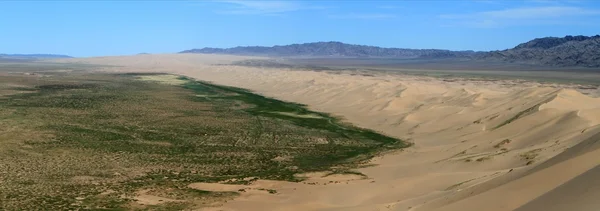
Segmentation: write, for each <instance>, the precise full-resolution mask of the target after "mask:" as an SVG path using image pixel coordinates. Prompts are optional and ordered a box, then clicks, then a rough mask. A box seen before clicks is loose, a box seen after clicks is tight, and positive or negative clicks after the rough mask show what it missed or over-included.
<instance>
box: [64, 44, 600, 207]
mask: <svg viewBox="0 0 600 211" xmlns="http://www.w3.org/2000/svg"><path fill="white" fill-rule="evenodd" d="M243 59H248V58H247V57H235V56H217V55H198V54H194V55H191V54H178V55H136V56H122V57H98V58H83V59H64V60H57V61H58V62H66V63H84V64H98V65H104V66H98V68H97V70H98V71H109V72H167V73H174V74H180V75H185V76H189V77H193V78H196V79H198V80H203V81H210V82H213V83H216V84H222V85H228V86H235V87H240V88H247V89H250V90H253V91H255V92H257V93H260V94H263V95H266V96H269V97H275V98H278V99H281V100H286V101H292V102H297V103H302V104H306V105H308V106H309V108H311V109H314V110H317V111H322V112H327V113H331V114H333V115H336V116H340V117H342V118H344V119H345V120H346V121H348V122H350V123H352V124H355V125H357V126H360V127H365V128H370V129H374V130H377V131H380V132H382V133H385V134H387V135H391V136H395V137H399V138H402V139H403V140H406V141H409V142H412V143H414V146H412V147H410V148H406V149H404V150H401V151H394V152H389V153H387V154H385V155H383V156H381V157H378V158H376V159H374V160H373V161H372V163H373V164H374V165H372V166H371V167H367V168H362V169H358V171H360V172H362V173H364V174H365V175H367V176H368V178H361V177H358V176H340V175H334V176H329V177H322V175H321V174H319V173H318V172H317V173H314V174H311V175H307V176H309V179H308V180H307V181H305V182H302V183H290V182H278V181H257V182H255V183H254V184H252V185H251V186H256V187H262V188H269V189H275V190H277V194H265V193H262V192H261V193H253V192H247V193H243V194H242V195H241V196H240V197H238V198H236V199H235V200H232V201H229V202H227V203H225V204H224V205H223V206H222V207H218V208H214V210H261V211H262V210H357V211H359V210H360V211H363V210H419V211H420V210H461V211H462V210H487V211H494V210H515V209H517V210H597V209H599V207H600V201H598V200H595V199H597V197H594V196H598V195H599V194H598V193H599V191H598V190H599V188H598V187H600V184H599V183H598V182H597V180H596V179H595V177H594V176H593V175H598V172H600V171H598V168H596V167H597V165H598V164H599V162H598V157H600V147H599V144H597V143H596V141H597V140H600V126H598V124H599V123H600V99H598V98H594V97H592V96H594V94H596V93H597V91H598V90H597V89H596V90H590V89H589V88H586V90H584V91H586V93H588V95H585V94H582V93H581V92H580V91H578V90H576V89H574V88H578V86H575V85H561V84H551V83H539V82H531V81H525V80H474V79H467V78H464V79H455V80H443V79H440V78H434V77H425V76H415V75H405V74H395V73H390V72H373V73H369V74H357V73H356V72H355V71H354V72H353V71H335V72H327V71H310V70H295V69H277V68H253V67H241V66H235V65H228V64H230V63H231V62H233V61H236V60H243ZM191 186H192V187H194V188H199V189H205V190H237V189H239V188H240V187H238V186H232V185H221V184H192V185H191ZM576 196H579V197H576Z"/></svg>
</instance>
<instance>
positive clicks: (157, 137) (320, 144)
mask: <svg viewBox="0 0 600 211" xmlns="http://www.w3.org/2000/svg"><path fill="white" fill-rule="evenodd" d="M47 75H49V76H51V77H41V78H40V77H36V76H23V75H18V76H7V77H2V78H0V83H7V84H8V83H11V84H15V83H18V84H17V85H19V87H23V89H27V90H28V92H27V93H22V92H19V91H18V90H12V91H13V92H14V93H13V94H10V95H4V96H3V98H0V119H1V120H2V121H0V160H2V161H3V162H2V163H0V181H3V182H2V183H0V202H2V203H0V210H39V209H45V210H75V209H104V210H107V209H109V210H123V209H126V210H130V209H141V210H168V209H176V210H180V209H184V208H199V207H202V206H207V205H206V204H210V203H213V202H215V201H222V200H227V199H228V198H231V197H233V196H235V195H236V194H237V193H218V192H206V191H198V190H193V189H190V188H188V187H187V185H189V184H190V183H193V182H218V181H226V180H228V181H235V182H231V183H248V182H249V181H248V180H244V178H248V177H253V178H259V179H274V180H288V181H300V180H301V179H302V178H297V177H296V176H295V175H297V174H299V173H305V172H311V171H331V172H340V170H339V169H350V168H353V167H357V165H360V164H364V162H365V161H368V159H370V158H372V157H373V156H375V155H376V154H377V153H380V152H382V151H384V150H389V149H398V148H403V147H407V146H408V144H406V143H405V142H402V141H401V140H398V139H395V138H392V137H388V136H385V135H382V134H379V133H376V132H374V131H371V130H367V129H362V128H358V127H355V126H352V125H349V124H345V123H343V122H341V121H340V120H338V119H336V118H333V117H331V116H329V115H328V114H324V113H319V112H314V111H310V110H308V109H307V108H306V106H304V105H301V104H295V103H289V102H284V101H280V100H276V99H272V98H267V97H264V96H261V95H257V94H254V93H252V92H250V91H248V90H245V89H239V88H234V87H227V86H219V85H215V84H210V83H206V82H201V81H195V80H192V79H189V78H186V77H179V78H177V79H178V80H182V83H181V84H179V83H173V81H172V80H170V79H169V80H170V81H169V83H170V84H165V83H160V82H153V81H151V80H145V81H142V80H139V78H140V77H142V76H153V77H146V78H147V79H148V78H154V79H157V80H158V79H160V80H162V79H164V77H162V76H161V74H133V73H129V74H89V73H88V74H76V73H73V74H69V75H65V74H56V75H51V73H47ZM156 76H161V77H156ZM167 78H168V77H167ZM174 84H179V85H174ZM9 89H10V88H7V90H8V91H7V92H10V90H9ZM7 92H5V93H7ZM306 116H310V117H319V118H306ZM139 191H147V192H148V194H151V195H153V196H160V197H165V198H169V199H173V200H176V201H173V202H168V203H164V204H158V205H141V204H139V203H137V202H135V201H136V199H135V195H136V193H138V192H139Z"/></svg>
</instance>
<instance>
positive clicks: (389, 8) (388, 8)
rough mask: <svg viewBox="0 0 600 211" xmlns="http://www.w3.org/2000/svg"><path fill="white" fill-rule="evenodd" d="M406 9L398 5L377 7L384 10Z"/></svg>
mask: <svg viewBox="0 0 600 211" xmlns="http://www.w3.org/2000/svg"><path fill="white" fill-rule="evenodd" d="M402 8H404V7H402V6H398V5H379V6H377V9H384V10H393V9H402Z"/></svg>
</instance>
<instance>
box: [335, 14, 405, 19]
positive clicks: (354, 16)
mask: <svg viewBox="0 0 600 211" xmlns="http://www.w3.org/2000/svg"><path fill="white" fill-rule="evenodd" d="M328 17H329V18H333V19H361V20H383V19H393V18H396V17H398V16H396V15H395V14H388V13H369V14H360V13H351V14H342V15H329V16H328Z"/></svg>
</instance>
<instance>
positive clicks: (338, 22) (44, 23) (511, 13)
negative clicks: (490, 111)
mask: <svg viewBox="0 0 600 211" xmlns="http://www.w3.org/2000/svg"><path fill="white" fill-rule="evenodd" d="M596 34H600V1H597V0H591V1H583V0H579V1H577V0H570V1H567V0H565V1H558V0H501V1H493V0H446V1H427V0H421V1H416V0H415V1H400V0H398V1H391V0H389V1H342V0H338V1H317V0H311V1H308V0H306V1H274V0H273V1H226V0H212V1H210V0H206V1H156V0H154V1H142V0H137V1H104V0H95V1H74V0H72V1H16V0H13V1H11V0H4V1H0V53H52V54H66V55H71V56H76V57H91V56H107V55H131V54H138V53H174V52H179V51H182V50H187V49H192V48H202V47H220V48H223V47H235V46H257V45H259V46H272V45H286V44H293V43H306V42H318V41H340V42H345V43H350V44H361V45H374V46H381V47H399V48H417V49H430V48H436V49H449V50H477V51H483V50H485V51H487V50H503V49H507V48H512V47H514V46H515V45H517V44H519V43H522V42H526V41H528V40H531V39H533V38H538V37H548V36H557V37H562V36H565V35H586V36H591V35H596Z"/></svg>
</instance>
